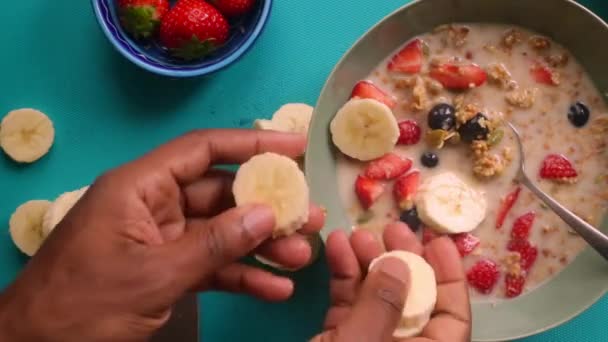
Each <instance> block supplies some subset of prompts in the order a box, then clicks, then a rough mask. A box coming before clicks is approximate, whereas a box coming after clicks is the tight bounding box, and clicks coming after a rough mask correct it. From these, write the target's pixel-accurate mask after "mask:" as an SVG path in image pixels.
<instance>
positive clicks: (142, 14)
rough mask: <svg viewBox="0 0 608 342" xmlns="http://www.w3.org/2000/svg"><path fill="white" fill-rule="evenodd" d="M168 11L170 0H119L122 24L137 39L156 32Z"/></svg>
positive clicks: (147, 36)
mask: <svg viewBox="0 0 608 342" xmlns="http://www.w3.org/2000/svg"><path fill="white" fill-rule="evenodd" d="M168 11H169V1H168V0H118V17H119V19H120V24H121V25H122V27H123V28H124V30H125V31H127V32H128V33H129V34H130V35H132V36H133V37H135V38H136V39H140V38H149V37H151V36H152V35H153V34H155V33H156V31H157V30H158V27H159V26H160V21H161V19H162V18H163V16H164V15H165V14H166V13H167V12H168Z"/></svg>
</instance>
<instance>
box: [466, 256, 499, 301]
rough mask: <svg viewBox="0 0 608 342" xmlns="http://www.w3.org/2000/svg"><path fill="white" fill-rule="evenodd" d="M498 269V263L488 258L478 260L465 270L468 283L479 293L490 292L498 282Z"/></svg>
mask: <svg viewBox="0 0 608 342" xmlns="http://www.w3.org/2000/svg"><path fill="white" fill-rule="evenodd" d="M499 277H500V271H499V270H498V265H497V264H496V263H495V262H494V261H492V260H489V259H482V260H479V261H478V262H477V263H476V264H475V265H473V267H471V268H470V269H469V271H468V272H467V280H468V282H469V284H470V285H471V286H472V287H474V288H475V289H477V290H478V291H479V292H481V293H486V294H487V293H490V292H492V289H494V286H495V285H496V283H497V282H498V278H499Z"/></svg>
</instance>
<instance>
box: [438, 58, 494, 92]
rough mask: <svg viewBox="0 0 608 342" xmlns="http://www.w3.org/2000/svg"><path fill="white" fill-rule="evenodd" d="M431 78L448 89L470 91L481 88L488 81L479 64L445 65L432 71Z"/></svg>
mask: <svg viewBox="0 0 608 342" xmlns="http://www.w3.org/2000/svg"><path fill="white" fill-rule="evenodd" d="M430 75H431V77H432V78H434V79H435V80H437V81H439V83H441V84H442V85H443V86H444V87H446V88H448V89H469V88H474V87H479V86H480V85H482V84H484V83H485V81H486V79H487V77H488V76H487V74H486V72H485V71H484V70H483V69H482V68H481V67H479V66H478V65H477V64H473V63H471V64H464V65H459V64H454V63H445V64H439V65H437V66H434V67H433V68H432V69H431V73H430Z"/></svg>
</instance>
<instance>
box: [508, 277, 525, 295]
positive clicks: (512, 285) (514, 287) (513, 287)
mask: <svg viewBox="0 0 608 342" xmlns="http://www.w3.org/2000/svg"><path fill="white" fill-rule="evenodd" d="M525 284H526V278H524V277H523V276H521V275H517V276H516V275H511V274H507V276H506V277H505V296H507V298H514V297H517V296H519V295H520V294H521V293H522V292H523V290H524V285H525Z"/></svg>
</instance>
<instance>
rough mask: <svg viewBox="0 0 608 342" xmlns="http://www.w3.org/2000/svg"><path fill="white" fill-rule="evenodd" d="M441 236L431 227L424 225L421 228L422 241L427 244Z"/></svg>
mask: <svg viewBox="0 0 608 342" xmlns="http://www.w3.org/2000/svg"><path fill="white" fill-rule="evenodd" d="M439 237H441V234H439V233H437V232H435V231H434V230H432V229H431V228H428V227H425V228H424V229H423V230H422V243H423V244H427V243H429V242H431V241H433V240H435V239H437V238H439Z"/></svg>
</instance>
